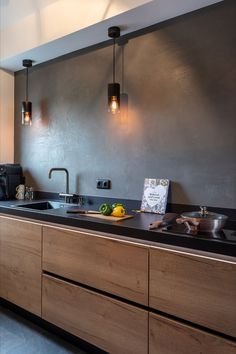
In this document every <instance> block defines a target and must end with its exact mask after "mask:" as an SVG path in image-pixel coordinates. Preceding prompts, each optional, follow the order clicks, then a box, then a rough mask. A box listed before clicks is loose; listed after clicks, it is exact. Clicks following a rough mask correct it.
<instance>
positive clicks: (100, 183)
mask: <svg viewBox="0 0 236 354" xmlns="http://www.w3.org/2000/svg"><path fill="white" fill-rule="evenodd" d="M96 182H97V188H98V189H111V181H110V179H106V178H98V179H97V181H96Z"/></svg>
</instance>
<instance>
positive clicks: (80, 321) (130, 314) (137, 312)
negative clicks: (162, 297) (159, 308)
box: [42, 275, 148, 354]
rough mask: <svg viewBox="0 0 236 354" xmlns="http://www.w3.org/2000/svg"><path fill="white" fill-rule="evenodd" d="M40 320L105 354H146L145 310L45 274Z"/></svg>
mask: <svg viewBox="0 0 236 354" xmlns="http://www.w3.org/2000/svg"><path fill="white" fill-rule="evenodd" d="M42 317H43V318H44V319H45V320H47V321H49V322H51V323H53V324H55V325H57V326H58V327H61V328H63V329H64V330H66V331H68V332H69V333H72V334H74V335H76V336H78V337H80V338H81V339H84V340H86V341H88V342H89V343H91V344H93V345H95V346H97V347H99V348H101V349H103V350H105V351H107V352H108V353H112V354H124V353H126V354H147V348H148V312H147V311H145V310H142V309H138V308H136V307H135V306H132V305H128V304H125V303H123V302H121V301H118V300H114V299H112V298H109V297H108V296H104V295H100V294H98V293H96V292H93V291H91V290H87V289H84V288H82V287H80V286H77V285H74V284H71V283H69V282H66V281H62V280H60V279H56V278H54V277H51V276H48V275H43V295H42Z"/></svg>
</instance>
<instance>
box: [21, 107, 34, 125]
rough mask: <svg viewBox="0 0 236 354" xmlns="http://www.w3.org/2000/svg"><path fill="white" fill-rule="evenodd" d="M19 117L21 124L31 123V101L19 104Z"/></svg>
mask: <svg viewBox="0 0 236 354" xmlns="http://www.w3.org/2000/svg"><path fill="white" fill-rule="evenodd" d="M21 118H22V124H23V125H31V124H32V102H29V101H23V102H22V106H21Z"/></svg>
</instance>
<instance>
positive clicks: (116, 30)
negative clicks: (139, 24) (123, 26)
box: [108, 26, 120, 38]
mask: <svg viewBox="0 0 236 354" xmlns="http://www.w3.org/2000/svg"><path fill="white" fill-rule="evenodd" d="M108 36H109V37H110V38H119V37H120V27H116V26H113V27H109V28H108Z"/></svg>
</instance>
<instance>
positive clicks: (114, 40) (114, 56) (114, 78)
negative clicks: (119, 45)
mask: <svg viewBox="0 0 236 354" xmlns="http://www.w3.org/2000/svg"><path fill="white" fill-rule="evenodd" d="M114 82H116V39H115V38H113V83H114Z"/></svg>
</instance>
